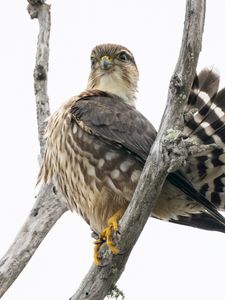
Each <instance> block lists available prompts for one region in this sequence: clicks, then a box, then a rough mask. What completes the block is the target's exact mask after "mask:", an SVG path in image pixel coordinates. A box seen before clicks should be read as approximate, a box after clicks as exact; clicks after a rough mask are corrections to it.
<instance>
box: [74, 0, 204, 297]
mask: <svg viewBox="0 0 225 300" xmlns="http://www.w3.org/2000/svg"><path fill="white" fill-rule="evenodd" d="M204 17H205V0H199V1H195V0H187V4H186V16H185V23H184V31H183V40H182V45H181V50H180V55H179V59H178V62H177V65H176V68H175V71H174V74H173V76H172V78H171V82H170V87H169V92H168V101H167V107H166V110H165V112H164V115H163V118H162V123H161V126H160V130H159V133H158V135H157V138H156V141H155V143H154V145H153V146H152V148H151V151H150V155H149V157H148V159H147V161H146V164H145V167H144V170H143V172H142V175H141V178H140V180H139V183H138V186H137V188H136V190H135V193H134V195H133V198H132V201H131V203H130V205H129V207H128V209H127V210H126V212H125V214H124V216H123V218H122V220H121V223H120V233H121V234H120V239H119V241H118V246H119V248H120V250H121V251H120V254H119V255H113V256H112V255H110V256H109V257H108V258H107V259H106V262H104V266H103V267H96V266H94V265H93V266H92V267H91V269H90V270H89V272H88V274H87V275H86V276H85V278H84V280H83V282H82V283H81V285H80V288H79V289H78V291H77V292H76V293H75V294H74V295H73V296H72V297H71V298H70V300H84V299H89V300H90V299H92V300H101V299H104V297H105V296H106V295H107V293H108V292H109V290H110V289H111V288H112V287H113V286H114V285H115V283H116V282H117V280H118V279H119V277H120V275H121V274H122V272H123V270H124V269H125V265H126V262H127V260H128V257H129V255H130V253H131V251H132V248H133V246H134V245H135V243H136V241H137V239H138V237H139V235H140V233H141V231H142V229H143V227H144V225H145V223H146V222H147V219H148V217H149V215H150V214H151V211H152V209H153V207H154V204H155V202H156V199H157V197H158V195H159V193H160V191H161V188H162V185H163V183H164V180H165V179H166V176H167V174H168V170H169V168H170V167H171V161H172V162H173V166H172V168H173V169H176V168H178V167H179V166H180V162H181V161H184V160H185V159H186V158H187V155H188V150H187V151H186V152H184V151H183V147H184V144H183V143H184V141H182V139H180V138H177V139H171V138H170V137H169V136H168V130H169V132H171V130H174V131H176V132H177V131H178V132H179V131H181V130H182V128H183V126H184V124H183V120H182V115H183V110H184V106H185V104H186V103H187V99H188V96H189V93H190V89H191V85H192V82H193V79H194V75H195V70H196V66H197V62H198V57H199V53H200V50H201V42H202V34H203V29H204ZM171 147H172V149H173V150H174V149H176V151H175V152H176V154H174V153H175V152H174V151H173V152H172V154H168V153H169V152H168V150H169V149H171ZM174 155H175V157H174ZM176 161H177V162H178V163H177V164H176ZM103 254H106V251H104V253H103ZM107 256H108V255H107Z"/></svg>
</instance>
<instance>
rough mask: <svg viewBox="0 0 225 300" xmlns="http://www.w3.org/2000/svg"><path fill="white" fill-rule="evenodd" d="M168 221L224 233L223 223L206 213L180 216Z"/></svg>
mask: <svg viewBox="0 0 225 300" xmlns="http://www.w3.org/2000/svg"><path fill="white" fill-rule="evenodd" d="M169 222H172V223H176V224H181V225H186V226H191V227H195V228H200V229H205V230H212V231H219V232H223V233H225V226H224V224H221V223H220V222H218V221H217V220H216V219H214V218H213V217H212V216H210V215H209V214H207V213H200V214H193V215H191V216H189V217H183V216H180V217H178V219H177V220H170V221H169Z"/></svg>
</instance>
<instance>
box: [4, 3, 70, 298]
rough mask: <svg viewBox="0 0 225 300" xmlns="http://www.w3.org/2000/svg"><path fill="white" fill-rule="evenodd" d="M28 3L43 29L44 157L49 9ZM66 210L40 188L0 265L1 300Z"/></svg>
mask: <svg viewBox="0 0 225 300" xmlns="http://www.w3.org/2000/svg"><path fill="white" fill-rule="evenodd" d="M29 2H30V4H29V5H28V12H29V14H30V16H31V18H38V21H39V25H40V31H39V35H38V43H37V54H36V64H35V69H34V91H35V100H36V109H37V123H38V137H39V143H40V152H41V154H43V151H44V147H45V141H44V131H45V125H46V124H45V120H46V118H47V117H48V116H49V114H50V112H49V101H48V95H47V72H48V56H49V34H50V6H49V5H47V4H45V3H44V1H29ZM66 210H67V207H66V205H65V202H64V201H63V198H62V197H61V196H60V195H59V194H58V195H56V194H55V193H54V192H53V187H52V186H51V185H50V186H42V187H41V189H40V192H39V194H38V196H37V200H36V202H35V204H34V206H33V208H32V210H31V212H30V214H29V216H28V218H27V220H26V221H25V224H24V225H23V226H22V228H21V230H20V231H19V233H18V235H17V236H16V238H15V240H14V242H13V244H12V245H11V247H10V248H9V249H8V251H7V252H6V254H5V255H4V256H3V257H2V259H1V261H0V298H1V297H2V296H3V295H4V293H5V292H6V291H7V290H8V288H9V287H10V286H11V285H12V283H13V282H14V281H15V280H16V278H17V277H18V275H19V274H20V273H21V272H22V270H23V268H24V267H25V266H26V264H27V263H28V261H29V260H30V259H31V257H32V255H33V254H34V252H35V251H36V249H37V248H38V246H39V245H40V243H41V242H42V240H43V239H44V237H45V236H46V234H47V233H48V232H49V230H50V229H51V228H52V226H53V225H54V224H55V222H56V221H57V220H58V219H59V218H60V217H61V215H62V214H63V213H64V212H65V211H66Z"/></svg>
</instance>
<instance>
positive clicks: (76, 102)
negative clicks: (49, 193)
mask: <svg viewBox="0 0 225 300" xmlns="http://www.w3.org/2000/svg"><path fill="white" fill-rule="evenodd" d="M90 64H91V70H90V74H89V77H88V83H87V87H86V89H85V90H84V91H83V92H81V93H80V94H78V95H76V96H72V97H71V98H70V99H69V100H67V101H66V102H65V103H64V104H62V106H61V107H60V108H59V109H58V110H56V111H55V112H54V113H53V114H52V115H51V116H50V118H49V119H48V121H47V126H46V135H45V138H46V149H45V153H44V155H43V159H42V163H41V167H40V172H39V176H38V182H43V183H45V184H49V183H53V184H54V185H55V186H56V188H57V189H58V190H60V192H61V193H62V194H63V196H64V197H65V199H66V201H67V205H68V207H69V208H70V209H71V210H72V211H75V212H77V213H78V214H79V215H81V216H82V217H83V219H84V220H85V221H86V222H87V223H88V224H89V226H90V228H91V229H92V230H93V232H94V233H96V235H97V238H96V241H95V246H94V262H95V264H96V265H99V264H100V263H101V258H100V254H99V248H100V246H101V244H102V243H106V244H107V246H108V248H109V249H110V250H111V252H112V253H113V254H118V253H119V251H120V250H119V249H118V247H117V246H116V244H115V241H114V239H113V236H114V234H115V233H117V232H118V231H119V221H120V219H121V218H122V216H123V214H124V212H125V210H126V208H127V207H128V205H129V202H130V201H131V199H132V195H133V193H134V191H135V188H136V186H137V183H138V180H139V178H140V175H141V172H142V169H143V167H144V164H145V161H146V159H147V157H148V154H149V151H150V148H151V146H152V144H153V142H154V140H155V138H156V135H157V132H156V130H155V128H154V127H153V125H152V124H151V123H150V121H149V120H148V119H147V118H146V117H144V115H143V114H141V113H140V112H139V111H138V110H137V109H136V101H137V89H138V80H139V72H138V68H137V65H136V62H135V58H134V56H133V54H132V52H131V51H130V50H128V49H127V48H126V47H124V46H121V45H117V44H110V43H108V44H101V45H97V46H96V47H94V49H93V50H92V52H91V56H90ZM218 89H219V75H218V73H217V72H215V71H214V70H213V69H209V68H206V69H203V70H202V71H201V72H200V73H199V74H198V75H196V76H195V79H194V82H193V85H192V88H191V92H190V95H189V98H188V103H187V105H186V107H185V110H184V115H183V118H184V130H183V133H182V134H183V138H184V139H185V138H192V139H193V141H195V142H196V143H198V144H199V145H208V144H216V147H215V148H213V149H211V150H208V152H206V153H205V152H204V153H202V154H201V153H200V154H196V155H193V156H192V157H189V158H188V159H187V162H186V164H185V165H184V166H182V167H181V168H180V169H179V170H177V171H175V172H172V173H169V174H168V176H167V178H166V181H165V183H164V185H163V188H162V191H161V193H160V195H159V197H158V199H157V201H156V204H155V207H154V209H153V212H152V215H151V217H154V218H157V219H160V220H164V221H169V222H174V223H178V224H182V225H188V226H192V227H197V228H201V229H207V230H215V231H220V232H225V219H224V217H223V216H222V215H221V213H220V212H219V211H223V210H224V209H225V147H224V143H225V125H224V124H225V123H224V121H225V89H222V90H221V91H218ZM148 97H150V95H148Z"/></svg>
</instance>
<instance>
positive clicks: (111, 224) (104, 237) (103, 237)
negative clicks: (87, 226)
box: [94, 208, 125, 265]
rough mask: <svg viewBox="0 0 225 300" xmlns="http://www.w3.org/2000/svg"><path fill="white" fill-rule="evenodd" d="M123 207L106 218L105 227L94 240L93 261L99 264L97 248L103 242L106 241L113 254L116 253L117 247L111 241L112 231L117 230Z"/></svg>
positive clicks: (117, 251)
mask: <svg viewBox="0 0 225 300" xmlns="http://www.w3.org/2000/svg"><path fill="white" fill-rule="evenodd" d="M124 211H125V209H124V208H121V209H120V210H118V211H117V212H116V213H115V214H114V215H113V216H112V217H111V218H109V219H108V222H107V227H106V228H104V229H103V230H102V232H101V233H100V235H99V239H98V240H96V241H95V246H94V263H95V264H96V265H99V264H100V262H101V260H100V257H99V249H100V247H101V245H102V243H103V242H106V245H107V246H108V248H109V249H110V251H111V252H112V253H113V254H118V253H119V249H118V248H117V247H116V246H115V245H114V243H113V240H112V239H113V234H114V232H118V231H119V220H120V219H121V218H122V216H123V214H124Z"/></svg>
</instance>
